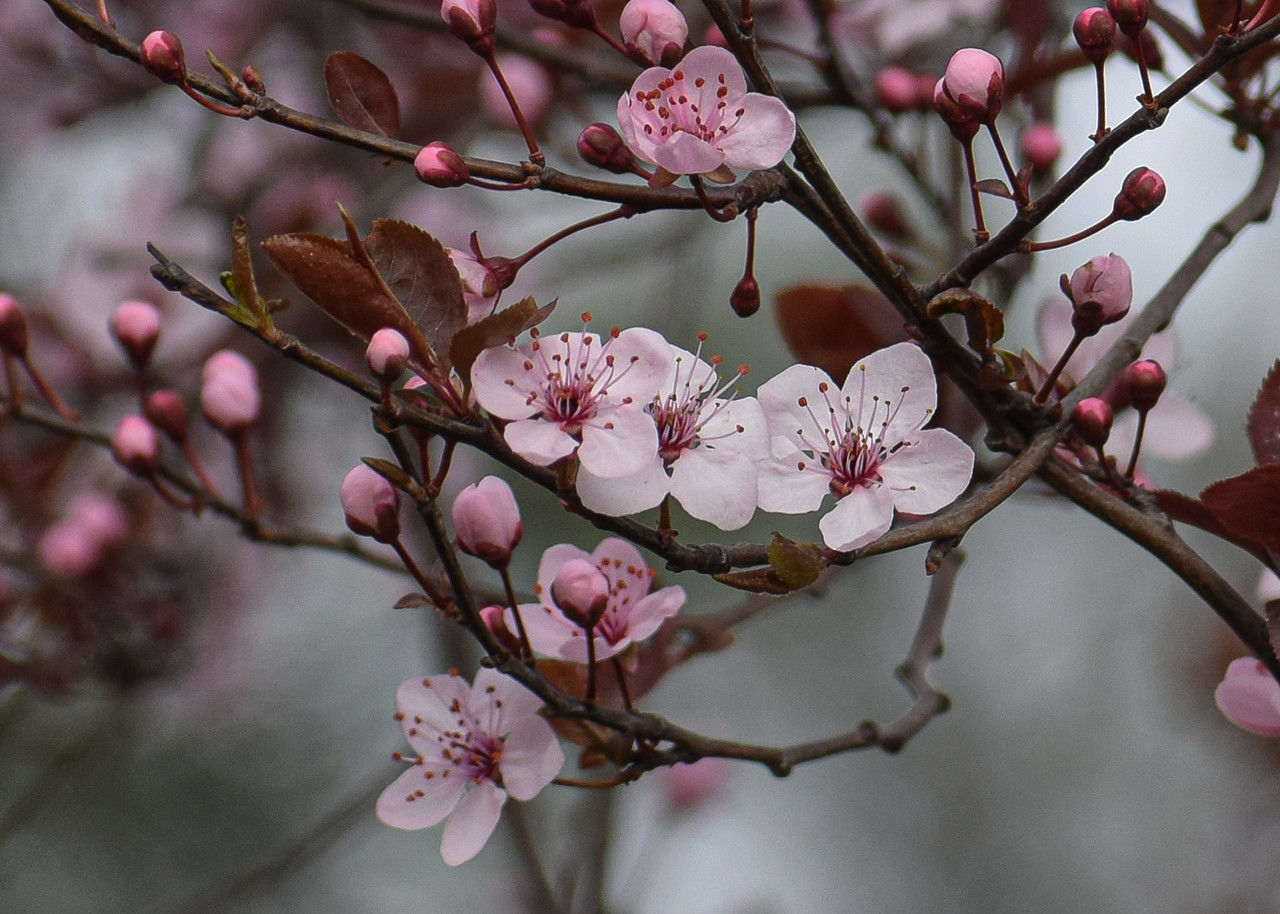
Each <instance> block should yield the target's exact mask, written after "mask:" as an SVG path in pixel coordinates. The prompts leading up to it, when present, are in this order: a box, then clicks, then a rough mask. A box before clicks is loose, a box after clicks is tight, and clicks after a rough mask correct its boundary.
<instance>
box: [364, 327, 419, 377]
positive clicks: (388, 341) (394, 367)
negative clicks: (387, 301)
mask: <svg viewBox="0 0 1280 914" xmlns="http://www.w3.org/2000/svg"><path fill="white" fill-rule="evenodd" d="M364 361H365V364H367V365H368V366H369V370H370V371H371V372H373V376H374V377H375V378H377V379H378V380H379V381H382V382H383V383H384V384H390V383H392V382H393V381H397V380H399V378H400V375H402V374H404V369H405V366H406V365H408V363H409V341H408V340H406V339H405V338H404V334H403V333H401V332H400V331H399V330H396V329H395V328H394V327H383V328H382V329H381V330H379V331H377V332H376V333H374V335H373V336H371V337H370V338H369V345H368V347H367V348H366V349H365V351H364Z"/></svg>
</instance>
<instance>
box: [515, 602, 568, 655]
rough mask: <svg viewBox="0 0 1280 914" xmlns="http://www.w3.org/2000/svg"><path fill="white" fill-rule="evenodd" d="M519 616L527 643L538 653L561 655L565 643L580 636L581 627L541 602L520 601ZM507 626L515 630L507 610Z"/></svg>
mask: <svg viewBox="0 0 1280 914" xmlns="http://www.w3.org/2000/svg"><path fill="white" fill-rule="evenodd" d="M520 618H521V619H522V620H523V621H524V627H525V633H526V634H528V636H529V644H530V645H531V646H532V647H533V649H534V651H536V652H537V653H539V654H546V655H547V656H549V657H563V656H564V647H565V645H566V644H567V643H568V642H570V641H572V640H573V639H574V638H575V637H577V638H581V637H582V629H581V628H579V627H578V626H577V625H575V624H574V623H572V622H570V621H569V620H568V619H566V618H565V617H564V615H563V614H561V612H560V611H559V610H558V609H555V608H554V607H551V606H545V605H543V604H542V603H521V604H520ZM506 621H507V628H509V629H510V630H511V631H513V632H514V631H516V624H515V619H513V618H512V617H511V612H510V610H508V611H507V618H506Z"/></svg>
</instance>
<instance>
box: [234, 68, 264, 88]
mask: <svg viewBox="0 0 1280 914" xmlns="http://www.w3.org/2000/svg"><path fill="white" fill-rule="evenodd" d="M240 78H241V79H243V80H244V84H245V85H246V86H248V87H249V90H250V91H251V92H256V93H258V94H259V95H266V94H267V84H266V83H265V82H263V79H262V74H261V73H260V72H258V68H257V67H255V66H254V65H253V64H245V66H244V68H243V69H242V70H241V71H240Z"/></svg>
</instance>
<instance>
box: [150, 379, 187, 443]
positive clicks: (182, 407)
mask: <svg viewBox="0 0 1280 914" xmlns="http://www.w3.org/2000/svg"><path fill="white" fill-rule="evenodd" d="M142 414H143V415H144V416H146V417H147V421H148V422H150V423H151V424H152V425H154V426H155V427H156V428H158V429H159V430H160V431H162V432H163V433H164V434H165V435H166V436H167V437H168V438H170V439H171V440H173V441H175V442H177V443H178V444H181V443H182V442H183V441H185V440H186V437H187V419H188V411H187V404H186V403H185V402H184V401H183V399H182V397H181V396H180V395H179V394H178V392H177V391H176V390H169V389H168V388H163V389H161V390H156V391H152V392H151V393H150V394H148V395H147V398H146V400H144V401H143V403H142Z"/></svg>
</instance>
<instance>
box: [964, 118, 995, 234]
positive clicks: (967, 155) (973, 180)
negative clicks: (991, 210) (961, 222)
mask: <svg viewBox="0 0 1280 914" xmlns="http://www.w3.org/2000/svg"><path fill="white" fill-rule="evenodd" d="M964 167H965V171H967V172H968V174H969V195H970V197H971V198H972V199H973V221H974V223H975V225H974V229H973V238H974V240H975V241H976V242H977V243H978V244H986V243H987V242H988V241H989V240H991V233H990V232H988V231H987V223H986V220H984V219H983V218H982V199H981V197H980V195H979V194H978V167H977V166H976V165H975V164H974V162H973V140H972V139H970V140H967V141H966V142H965V144H964Z"/></svg>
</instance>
